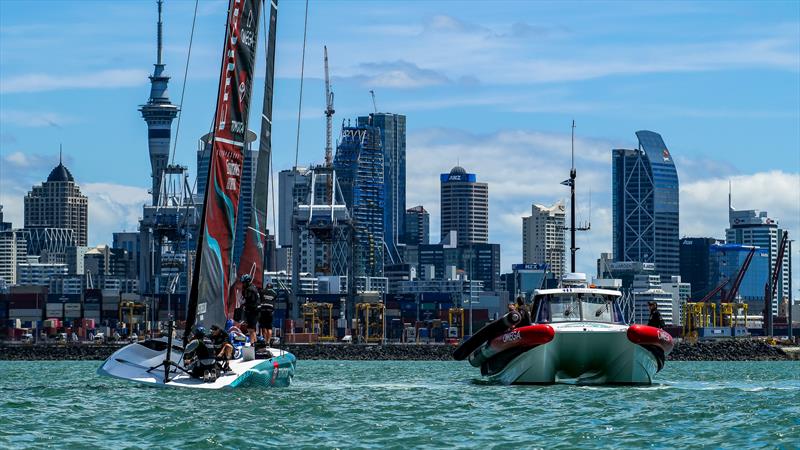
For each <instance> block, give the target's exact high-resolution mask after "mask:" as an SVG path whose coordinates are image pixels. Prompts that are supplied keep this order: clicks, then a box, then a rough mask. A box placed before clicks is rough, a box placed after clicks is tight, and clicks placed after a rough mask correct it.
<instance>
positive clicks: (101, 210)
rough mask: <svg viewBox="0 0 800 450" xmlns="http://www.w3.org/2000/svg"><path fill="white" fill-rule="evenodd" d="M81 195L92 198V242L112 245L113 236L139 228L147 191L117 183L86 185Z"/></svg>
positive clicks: (90, 234) (147, 198) (90, 217)
mask: <svg viewBox="0 0 800 450" xmlns="http://www.w3.org/2000/svg"><path fill="white" fill-rule="evenodd" d="M80 186H81V192H83V194H84V195H85V196H87V197H88V199H89V243H90V245H98V244H110V243H111V240H112V239H111V238H112V233H114V232H116V231H122V230H128V231H133V230H137V229H138V228H139V218H140V217H141V215H142V205H143V204H145V203H147V202H148V200H149V199H150V195H149V194H148V193H147V189H145V188H141V187H138V186H126V185H121V184H114V183H84V184H81V185H80Z"/></svg>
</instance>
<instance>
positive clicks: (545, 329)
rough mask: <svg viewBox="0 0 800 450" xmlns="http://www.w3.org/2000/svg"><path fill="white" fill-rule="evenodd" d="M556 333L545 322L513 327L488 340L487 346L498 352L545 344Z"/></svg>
mask: <svg viewBox="0 0 800 450" xmlns="http://www.w3.org/2000/svg"><path fill="white" fill-rule="evenodd" d="M555 335H556V332H555V330H553V327H551V326H550V325H547V324H536V325H528V326H524V327H519V328H514V329H513V330H510V331H509V332H507V333H505V334H501V335H500V336H497V337H496V338H494V339H492V340H491V341H490V342H489V345H488V347H489V348H490V349H491V350H493V353H500V352H502V351H503V350H508V349H510V348H513V347H533V346H536V345H542V344H546V343H548V342H550V341H552V340H553V337H554V336H555Z"/></svg>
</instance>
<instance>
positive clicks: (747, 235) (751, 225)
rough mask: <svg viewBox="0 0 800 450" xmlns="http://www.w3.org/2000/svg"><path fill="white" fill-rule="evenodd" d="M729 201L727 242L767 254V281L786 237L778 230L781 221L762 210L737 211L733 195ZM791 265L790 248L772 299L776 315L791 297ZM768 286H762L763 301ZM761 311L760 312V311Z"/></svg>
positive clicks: (785, 254) (785, 255) (784, 259)
mask: <svg viewBox="0 0 800 450" xmlns="http://www.w3.org/2000/svg"><path fill="white" fill-rule="evenodd" d="M728 198H729V200H728V222H729V227H728V228H727V229H726V230H725V240H726V242H727V243H729V244H741V245H750V246H757V247H759V249H761V250H763V251H766V252H767V254H768V257H769V274H770V275H768V278H767V279H769V277H771V274H772V273H773V272H774V271H775V266H776V264H777V263H778V246H779V245H780V239H781V237H782V236H783V231H784V230H783V229H781V228H780V227H779V225H778V220H777V219H775V218H771V217H769V216H768V214H767V212H766V211H759V210H756V209H748V210H741V211H737V210H736V209H734V208H733V206H732V205H731V201H730V196H729V197H728ZM787 247H788V245H787ZM790 263H791V255H790V254H789V251H788V248H787V251H786V252H785V253H784V255H783V264H782V266H781V271H780V274H779V275H778V288H777V290H776V293H775V298H774V299H773V308H772V311H773V314H777V313H778V305H780V304H781V302H782V301H783V300H784V299H788V298H789V277H790V274H789V265H790ZM751 265H752V263H751ZM765 283H766V282H764V283H762V285H761V298H762V301H763V295H764V286H765ZM762 308H763V303H762ZM758 311H761V309H759V310H758Z"/></svg>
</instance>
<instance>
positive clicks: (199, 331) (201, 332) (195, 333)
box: [192, 326, 206, 338]
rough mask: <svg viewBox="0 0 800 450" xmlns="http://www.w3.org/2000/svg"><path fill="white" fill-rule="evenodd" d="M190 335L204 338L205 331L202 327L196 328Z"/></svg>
mask: <svg viewBox="0 0 800 450" xmlns="http://www.w3.org/2000/svg"><path fill="white" fill-rule="evenodd" d="M192 335H193V336H194V337H197V338H202V337H205V335H206V329H205V328H204V327H202V326H196V327H194V330H192Z"/></svg>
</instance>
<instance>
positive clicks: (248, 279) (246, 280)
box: [240, 273, 253, 283]
mask: <svg viewBox="0 0 800 450" xmlns="http://www.w3.org/2000/svg"><path fill="white" fill-rule="evenodd" d="M240 280H241V282H242V283H249V282H251V281H253V277H251V276H250V274H249V273H246V274H244V275H242V278H240Z"/></svg>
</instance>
